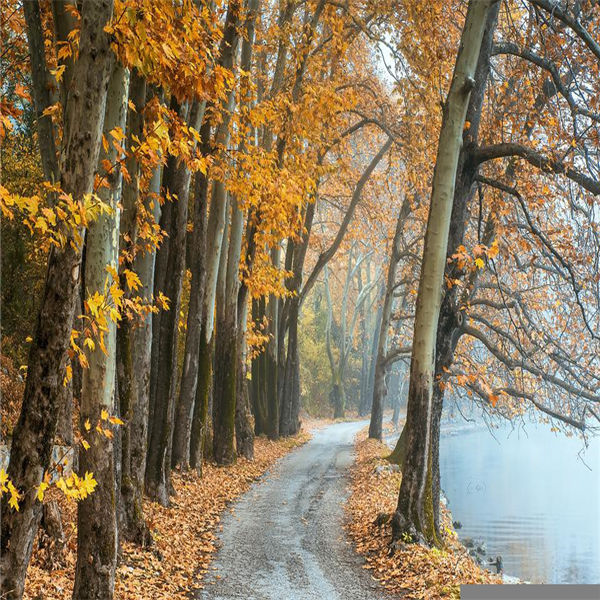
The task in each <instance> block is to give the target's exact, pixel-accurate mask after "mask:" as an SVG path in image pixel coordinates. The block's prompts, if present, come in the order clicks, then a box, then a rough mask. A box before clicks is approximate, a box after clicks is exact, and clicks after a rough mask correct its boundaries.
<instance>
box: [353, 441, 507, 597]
mask: <svg viewBox="0 0 600 600" xmlns="http://www.w3.org/2000/svg"><path fill="white" fill-rule="evenodd" d="M389 454H390V448H389V447H388V446H387V445H386V444H384V443H381V442H378V441H377V440H370V439H367V432H366V430H363V431H361V432H360V433H359V434H358V435H357V436H356V442H355V462H354V464H353V466H352V468H351V473H350V479H351V484H350V497H349V499H348V502H347V504H346V511H347V525H346V527H347V530H348V533H349V535H350V537H351V538H352V540H353V541H354V543H355V547H356V550H357V552H358V553H359V554H361V555H362V556H363V557H364V558H365V561H366V564H365V567H366V568H367V569H369V571H370V572H371V573H372V576H373V578H375V579H376V580H378V581H379V583H380V584H381V585H382V586H383V587H384V588H385V589H386V590H388V591H390V592H394V593H395V594H401V595H402V596H404V597H405V598H424V599H428V600H429V599H432V600H433V599H437V598H456V599H458V598H460V587H459V586H460V584H467V583H502V578H501V577H500V576H497V575H493V574H492V573H490V572H489V571H487V570H484V569H482V568H481V567H480V566H479V565H477V563H475V562H474V560H473V559H472V558H471V556H470V555H469V553H468V550H467V549H466V548H465V547H464V546H462V544H461V543H460V542H459V541H458V536H457V534H456V531H455V530H454V528H453V527H452V515H451V514H450V512H449V511H448V510H447V509H446V508H443V509H442V523H441V529H442V537H443V544H444V546H443V548H441V549H438V548H432V549H427V548H424V547H423V546H420V545H418V544H404V543H400V544H399V546H398V547H397V549H396V550H395V552H394V553H393V554H392V555H390V542H391V526H390V523H389V521H387V522H385V523H383V524H382V525H381V526H379V525H378V524H376V521H378V520H379V521H381V520H382V519H381V517H382V516H383V515H386V516H389V515H391V514H392V513H393V512H394V509H395V507H396V503H397V501H398V490H399V489H400V483H401V481H402V474H401V473H400V472H399V470H398V469H397V467H395V466H393V465H391V464H390V463H389V462H388V461H387V460H386V457H387V456H388V455H389Z"/></svg>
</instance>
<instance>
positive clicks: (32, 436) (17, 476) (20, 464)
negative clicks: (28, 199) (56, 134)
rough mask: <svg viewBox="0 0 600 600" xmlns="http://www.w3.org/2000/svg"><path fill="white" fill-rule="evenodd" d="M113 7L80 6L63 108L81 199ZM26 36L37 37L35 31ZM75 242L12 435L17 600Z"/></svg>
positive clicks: (4, 548) (46, 455)
mask: <svg viewBox="0 0 600 600" xmlns="http://www.w3.org/2000/svg"><path fill="white" fill-rule="evenodd" d="M26 4H30V3H26ZM31 4H33V3H31ZM36 4H37V3H36ZM112 8H113V4H112V1H110V0H104V1H102V2H100V1H99V2H89V3H85V4H84V5H83V7H82V27H81V33H80V42H79V53H78V57H77V62H76V64H75V67H74V69H75V74H74V83H73V86H72V88H71V91H70V94H69V98H68V101H67V106H66V108H65V111H66V118H65V128H64V133H63V140H62V146H63V147H62V153H61V160H60V174H61V188H62V190H63V191H65V192H66V193H69V194H72V196H73V198H74V199H75V200H76V201H81V200H82V198H83V196H84V195H85V194H89V193H90V192H91V191H92V188H93V183H94V172H95V169H96V165H97V163H98V155H99V152H100V141H101V134H102V124H103V121H104V107H105V103H106V88H107V84H108V76H109V68H110V64H111V63H110V60H111V52H110V46H109V39H108V36H107V35H106V34H105V33H104V27H105V26H106V24H107V23H108V21H109V19H110V18H111V16H112ZM38 19H39V12H38ZM40 30H41V28H40ZM28 35H31V31H30V29H29V27H28ZM42 43H43V42H42ZM80 233H82V232H80ZM72 240H73V237H72V235H71V234H69V233H68V232H67V241H66V243H65V244H64V246H63V247H61V248H55V249H53V250H51V252H50V256H49V257H48V267H47V271H46V282H45V286H44V291H43V295H42V299H41V306H40V312H39V315H38V319H37V324H36V329H35V334H34V340H33V342H32V344H31V348H30V351H29V360H28V368H27V381H26V383H25V393H24V396H23V405H22V409H21V413H20V415H19V420H18V422H17V425H16V426H15V429H14V433H13V442H12V446H11V453H10V461H9V466H8V476H9V477H10V479H11V481H12V482H13V484H14V485H15V487H16V488H17V489H18V490H19V491H20V493H21V494H23V497H22V499H21V501H20V507H19V511H18V512H16V511H14V510H12V509H11V508H9V507H8V505H7V503H2V507H1V525H2V540H1V542H0V550H1V552H0V554H1V558H0V593H2V594H4V595H5V596H6V597H7V598H9V599H11V600H12V599H14V598H17V599H18V598H21V597H22V595H23V588H24V584H25V575H26V572H27V566H28V564H29V559H30V557H31V550H32V547H33V540H34V538H35V534H36V532H37V528H38V526H39V522H40V517H41V504H40V502H38V501H37V499H36V493H37V489H38V486H39V484H40V483H41V481H42V478H43V475H44V471H45V470H46V469H47V468H48V467H49V465H50V457H51V454H52V445H53V443H54V436H55V433H56V425H57V419H58V412H59V411H58V406H59V400H60V397H61V392H62V390H61V389H60V388H61V386H62V384H63V378H64V373H65V365H66V358H67V349H68V347H69V342H70V339H71V328H72V324H73V312H74V308H75V302H76V297H77V289H78V285H79V279H80V277H79V270H80V262H81V249H80V247H79V245H78V243H76V242H74V243H71V241H72Z"/></svg>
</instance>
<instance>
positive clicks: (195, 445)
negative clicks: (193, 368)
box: [190, 321, 213, 475]
mask: <svg viewBox="0 0 600 600" xmlns="http://www.w3.org/2000/svg"><path fill="white" fill-rule="evenodd" d="M205 328H206V322H205V321H203V322H202V323H201V329H200V348H199V350H198V383H197V386H196V398H195V400H194V414H193V417H192V429H191V433H190V466H191V467H192V468H193V469H196V471H197V472H198V474H199V475H202V460H203V456H204V450H205V448H206V443H207V438H208V432H207V430H208V428H209V420H208V404H209V395H210V382H211V380H212V360H211V357H212V351H213V343H212V339H211V340H207V336H206V329H205Z"/></svg>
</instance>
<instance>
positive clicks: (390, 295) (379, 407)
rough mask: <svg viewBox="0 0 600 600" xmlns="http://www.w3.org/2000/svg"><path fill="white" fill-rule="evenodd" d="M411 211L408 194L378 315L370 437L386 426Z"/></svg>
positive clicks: (375, 436)
mask: <svg viewBox="0 0 600 600" xmlns="http://www.w3.org/2000/svg"><path fill="white" fill-rule="evenodd" d="M409 211H410V203H409V202H408V198H407V197H406V196H405V197H404V201H403V202H402V208H401V209H400V213H399V214H398V221H397V222H396V231H395V232H394V239H393V240H392V252H391V256H390V264H389V266H388V274H387V279H386V284H385V293H384V296H383V306H382V307H381V315H378V317H379V319H378V320H379V331H378V335H377V336H376V337H377V354H376V362H375V373H374V378H373V401H372V404H371V422H370V424H369V437H370V438H374V439H376V440H381V431H382V426H383V405H384V403H385V397H386V394H387V386H386V384H385V376H386V374H387V371H388V361H387V358H388V357H387V351H388V338H389V331H390V325H391V318H392V307H393V304H394V292H395V291H396V271H397V270H398V263H399V262H400V251H401V248H400V242H401V241H402V233H403V231H404V221H405V219H406V217H407V216H408V213H409Z"/></svg>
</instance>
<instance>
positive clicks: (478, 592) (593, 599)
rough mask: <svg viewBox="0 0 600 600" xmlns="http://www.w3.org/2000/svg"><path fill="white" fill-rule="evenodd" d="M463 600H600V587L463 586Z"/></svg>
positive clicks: (461, 593) (461, 589) (461, 590)
mask: <svg viewBox="0 0 600 600" xmlns="http://www.w3.org/2000/svg"><path fill="white" fill-rule="evenodd" d="M460 597H461V600H600V585H461V586H460Z"/></svg>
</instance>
